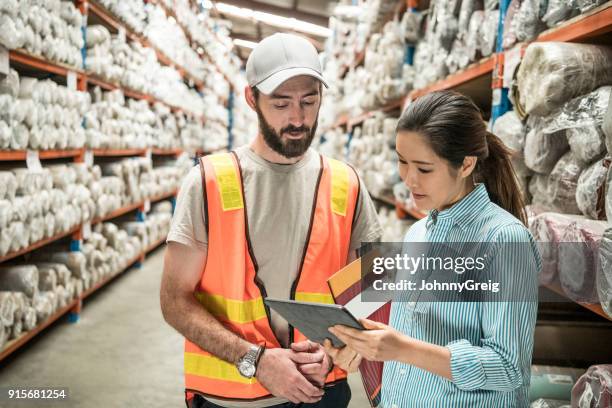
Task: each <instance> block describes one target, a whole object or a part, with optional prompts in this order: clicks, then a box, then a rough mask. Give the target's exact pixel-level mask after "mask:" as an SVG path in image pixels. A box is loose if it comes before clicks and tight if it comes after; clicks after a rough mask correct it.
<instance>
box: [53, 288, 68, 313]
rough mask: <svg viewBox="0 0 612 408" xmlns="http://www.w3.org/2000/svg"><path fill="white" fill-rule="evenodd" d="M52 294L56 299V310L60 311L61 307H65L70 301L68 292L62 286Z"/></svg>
mask: <svg viewBox="0 0 612 408" xmlns="http://www.w3.org/2000/svg"><path fill="white" fill-rule="evenodd" d="M53 292H54V293H55V296H56V297H57V308H58V309H61V308H62V307H66V305H68V302H69V301H70V299H68V292H67V291H66V288H64V287H63V286H62V285H58V286H57V287H56V288H55V290H54V291H53Z"/></svg>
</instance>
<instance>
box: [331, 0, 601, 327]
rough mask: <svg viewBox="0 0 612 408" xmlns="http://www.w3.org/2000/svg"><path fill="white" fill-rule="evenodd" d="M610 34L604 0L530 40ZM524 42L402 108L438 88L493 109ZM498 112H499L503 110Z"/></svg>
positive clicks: (353, 121)
mask: <svg viewBox="0 0 612 408" xmlns="http://www.w3.org/2000/svg"><path fill="white" fill-rule="evenodd" d="M417 3H420V2H418V1H414V0H410V1H409V4H408V7H409V8H414V7H417V6H418V4H417ZM611 34H612V1H608V2H607V3H605V4H603V5H601V6H599V7H597V8H595V9H593V10H591V11H589V12H587V13H585V14H582V15H579V16H577V17H574V18H572V19H570V20H567V21H564V22H562V23H561V24H559V25H558V26H557V27H553V28H550V29H548V30H546V31H544V32H542V33H540V34H539V35H538V37H537V38H536V39H535V40H534V42H547V41H559V42H587V43H595V44H606V45H611V44H612V36H611ZM527 46H528V44H525V43H519V44H516V45H515V46H514V47H512V48H511V49H509V50H503V51H501V52H497V53H495V54H494V55H492V56H490V57H487V58H484V59H482V60H480V61H479V62H476V63H473V64H471V65H469V66H468V67H466V68H465V69H463V70H461V71H459V72H457V73H454V74H451V75H449V76H447V77H446V78H443V79H441V80H438V81H436V82H433V83H431V84H429V85H428V86H426V87H424V88H422V89H415V90H413V91H411V92H410V93H409V94H408V95H406V97H405V99H404V101H403V103H402V109H403V107H404V106H406V104H407V103H409V102H410V101H411V100H414V99H416V98H418V97H420V96H423V95H425V94H427V93H430V92H433V91H438V90H445V89H454V90H457V91H459V92H461V93H464V94H466V95H468V96H470V97H472V98H473V99H474V100H475V102H476V103H477V105H479V106H480V107H481V108H484V109H483V111H485V112H486V111H487V110H488V109H487V108H491V110H493V108H494V107H493V106H492V105H493V99H494V98H493V95H494V90H495V89H499V88H501V87H502V85H503V81H501V78H503V71H504V62H505V56H506V53H509V52H515V50H516V49H519V50H520V51H521V52H520V53H519V55H520V56H521V57H522V55H523V52H524V50H525V49H526V48H527ZM498 50H499V48H498ZM360 58H361V57H360ZM360 63H361V62H360V61H359V60H356V61H355V63H354V65H358V64H360ZM380 110H381V109H376V110H374V111H369V112H364V113H363V114H361V115H359V116H357V117H355V118H348V119H346V118H342V117H341V118H339V119H338V122H336V124H335V126H334V127H340V126H346V125H347V124H348V126H347V128H348V130H349V131H350V130H351V128H352V127H353V126H355V125H357V124H359V123H362V122H363V119H364V118H367V117H370V116H371V115H372V114H373V112H376V111H380ZM501 113H503V110H502V112H501ZM341 119H342V120H341ZM379 201H383V202H386V203H387V204H389V205H393V204H392V202H391V199H388V200H385V199H379ZM395 205H396V212H397V214H398V216H399V217H400V218H402V215H403V214H402V211H404V212H405V213H406V214H410V215H411V216H413V217H414V216H415V215H414V214H412V213H411V212H410V211H408V210H411V209H407V208H403V209H402V208H400V206H398V205H397V203H395ZM415 218H418V217H415ZM546 287H547V288H548V289H550V290H551V291H553V292H555V293H557V294H559V295H561V296H563V297H565V298H568V299H569V297H568V296H567V295H566V294H565V292H564V291H563V289H562V288H561V286H560V285H559V284H552V285H546ZM575 303H578V304H579V305H581V306H582V307H584V308H586V309H588V310H590V311H591V312H593V313H595V314H597V315H599V316H601V317H604V318H606V319H608V320H612V317H611V316H608V315H607V314H606V313H605V312H604V310H603V309H602V307H601V305H600V304H590V303H584V302H575Z"/></svg>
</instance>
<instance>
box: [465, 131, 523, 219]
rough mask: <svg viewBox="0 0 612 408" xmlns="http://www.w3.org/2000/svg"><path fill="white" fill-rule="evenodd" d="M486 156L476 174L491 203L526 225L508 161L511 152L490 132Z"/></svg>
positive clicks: (521, 198)
mask: <svg viewBox="0 0 612 408" xmlns="http://www.w3.org/2000/svg"><path fill="white" fill-rule="evenodd" d="M486 141H487V147H488V153H489V154H488V156H487V157H485V158H484V159H483V160H482V161H480V160H479V162H480V165H479V168H478V170H479V171H478V174H476V176H479V177H480V178H481V180H482V182H483V183H484V184H485V186H486V187H487V192H488V193H489V196H490V197H491V201H493V202H494V203H495V204H497V205H499V206H500V207H501V208H503V209H504V210H506V211H508V212H509V213H510V214H512V215H514V216H515V217H516V218H518V219H519V220H520V221H521V222H522V223H523V224H525V225H527V213H526V212H525V202H524V200H523V194H522V193H521V189H520V187H519V182H518V177H517V176H516V172H515V171H514V166H513V165H512V161H511V160H510V158H511V155H512V151H511V150H510V149H508V148H507V147H506V145H504V143H503V142H502V141H501V139H500V138H499V137H497V136H495V135H494V134H493V133H491V132H487V133H486Z"/></svg>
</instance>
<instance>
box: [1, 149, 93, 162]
mask: <svg viewBox="0 0 612 408" xmlns="http://www.w3.org/2000/svg"><path fill="white" fill-rule="evenodd" d="M83 153H84V150H83V149H71V150H40V151H39V152H38V157H39V159H41V160H50V159H63V158H68V157H78V156H80V155H82V154H83ZM26 157H27V152H26V151H25V150H0V161H22V160H25V159H26Z"/></svg>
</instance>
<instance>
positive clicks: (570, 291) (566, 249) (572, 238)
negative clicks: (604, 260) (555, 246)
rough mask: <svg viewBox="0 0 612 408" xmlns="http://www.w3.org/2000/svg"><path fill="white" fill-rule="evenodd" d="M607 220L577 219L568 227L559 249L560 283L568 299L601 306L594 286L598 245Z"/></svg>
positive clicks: (598, 265)
mask: <svg viewBox="0 0 612 408" xmlns="http://www.w3.org/2000/svg"><path fill="white" fill-rule="evenodd" d="M607 226H608V223H607V222H606V221H593V220H587V219H581V220H577V221H575V222H572V223H571V224H569V225H568V226H567V228H566V229H565V231H564V232H563V235H562V237H561V241H562V242H563V243H562V244H561V245H560V246H559V263H558V266H559V268H558V269H559V280H560V281H561V286H562V288H563V291H564V292H565V293H566V294H567V296H568V297H569V298H570V299H572V300H574V301H577V302H587V303H599V298H598V296H597V287H596V285H595V281H596V274H597V269H598V268H600V267H601V266H600V264H599V256H598V254H599V244H600V242H601V238H602V236H603V233H604V231H605V229H606V227H607Z"/></svg>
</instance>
